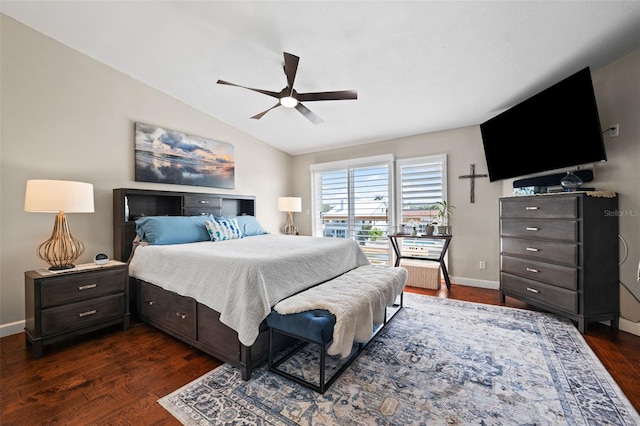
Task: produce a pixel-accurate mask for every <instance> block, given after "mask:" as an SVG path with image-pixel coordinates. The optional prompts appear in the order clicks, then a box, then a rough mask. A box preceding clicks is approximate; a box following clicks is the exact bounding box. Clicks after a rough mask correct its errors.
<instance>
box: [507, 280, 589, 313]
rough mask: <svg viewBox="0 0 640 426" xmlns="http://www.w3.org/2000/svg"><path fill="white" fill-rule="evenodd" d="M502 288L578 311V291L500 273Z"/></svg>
mask: <svg viewBox="0 0 640 426" xmlns="http://www.w3.org/2000/svg"><path fill="white" fill-rule="evenodd" d="M500 289H501V290H503V291H505V292H506V293H508V294H510V295H515V296H522V297H523V298H524V299H531V300H532V301H534V302H540V303H542V304H544V305H547V306H550V307H554V308H557V309H560V310H563V311H566V312H571V313H574V314H577V313H578V292H576V291H571V290H567V289H564V288H560V287H556V286H553V285H549V284H543V283H540V282H537V281H534V280H528V279H526V278H522V277H517V276H515V275H510V274H507V273H505V272H502V273H500Z"/></svg>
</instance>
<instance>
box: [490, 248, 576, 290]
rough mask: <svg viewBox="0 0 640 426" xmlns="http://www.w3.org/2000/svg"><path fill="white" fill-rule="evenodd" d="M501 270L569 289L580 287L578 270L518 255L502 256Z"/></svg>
mask: <svg viewBox="0 0 640 426" xmlns="http://www.w3.org/2000/svg"><path fill="white" fill-rule="evenodd" d="M501 263H502V265H501V268H500V270H501V271H503V272H508V273H511V274H513V275H518V276H521V277H525V278H530V279H532V280H536V281H541V282H544V283H548V284H553V285H557V286H559V287H564V288H566V289H569V290H577V289H578V270H577V269H576V268H570V267H567V266H560V265H554V264H551V263H544V262H536V261H534V260H527V259H520V258H517V257H509V256H502V260H501Z"/></svg>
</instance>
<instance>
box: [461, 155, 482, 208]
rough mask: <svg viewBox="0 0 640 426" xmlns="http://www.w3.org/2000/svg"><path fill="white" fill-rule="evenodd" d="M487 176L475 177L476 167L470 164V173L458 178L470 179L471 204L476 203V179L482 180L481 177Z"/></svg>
mask: <svg viewBox="0 0 640 426" xmlns="http://www.w3.org/2000/svg"><path fill="white" fill-rule="evenodd" d="M487 176H488V175H486V174H484V175H477V174H476V165H475V164H472V165H471V173H469V174H468V175H462V176H458V178H459V179H471V192H470V193H469V195H470V201H471V202H472V203H475V202H476V178H483V177H487Z"/></svg>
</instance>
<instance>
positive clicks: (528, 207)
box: [524, 206, 540, 210]
mask: <svg viewBox="0 0 640 426" xmlns="http://www.w3.org/2000/svg"><path fill="white" fill-rule="evenodd" d="M539 208H540V207H535V206H527V207H525V208H524V209H525V210H538V209H539Z"/></svg>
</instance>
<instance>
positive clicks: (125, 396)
mask: <svg viewBox="0 0 640 426" xmlns="http://www.w3.org/2000/svg"><path fill="white" fill-rule="evenodd" d="M407 290H408V291H412V292H416V293H422V294H428V295H432V296H438V297H444V298H451V299H459V300H467V301H471V302H479V303H488V304H492V305H500V302H499V294H498V291H496V290H487V289H480V288H475V287H465V286H459V285H455V284H454V285H453V286H452V288H451V290H449V291H447V290H446V288H444V289H441V290H424V289H416V288H408V289H407ZM506 305H507V306H511V307H516V308H525V309H530V307H528V306H527V305H525V304H523V303H522V302H519V301H517V300H515V299H510V298H507V302H506ZM584 337H585V340H586V341H587V343H588V344H589V346H590V347H591V348H592V349H593V351H594V352H595V354H596V355H597V356H598V358H599V359H600V360H601V362H602V363H603V364H604V366H605V367H606V368H607V370H608V371H609V372H610V373H611V375H612V376H613V377H614V379H615V380H616V381H617V383H618V385H619V386H620V388H621V389H622V390H623V392H624V393H625V394H626V396H627V397H628V398H629V400H630V401H631V402H632V404H633V405H634V407H635V408H636V410H638V411H640V337H639V336H634V335H632V334H629V333H626V332H623V331H617V332H612V331H610V330H609V327H607V326H604V325H601V324H591V325H590V328H589V331H588V333H587V334H586V335H585V336H584ZM0 352H1V353H0V409H1V411H0V424H2V425H36V424H38V425H48V424H52V425H53V424H65V425H89V424H92V425H93V424H95V425H116V424H117V425H147V424H154V425H179V422H178V421H177V420H175V419H174V418H173V417H172V416H171V415H170V414H169V413H168V412H167V411H165V410H164V408H162V407H161V406H160V405H159V404H158V403H157V400H158V399H159V398H161V397H163V396H165V395H167V394H169V393H170V392H172V391H174V390H176V389H178V388H179V387H181V386H183V385H185V384H187V383H189V382H191V381H192V380H194V379H196V378H198V377H200V376H201V375H203V374H205V373H207V372H209V371H210V370H212V369H214V368H215V367H217V366H219V365H220V364H221V363H220V361H218V360H216V359H215V358H212V357H210V356H208V355H205V354H204V353H202V352H200V351H199V350H197V349H194V348H192V347H189V346H188V345H185V344H183V343H181V342H179V341H177V340H175V339H173V338H172V337H170V336H168V335H166V334H164V333H162V332H160V331H157V330H156V329H154V328H152V327H150V326H148V325H146V324H143V323H140V322H135V321H134V322H133V325H132V327H131V329H130V330H128V331H126V332H123V331H121V330H119V329H118V328H112V329H106V330H104V331H102V332H97V333H94V334H92V335H88V336H85V337H82V338H79V339H77V340H75V341H73V344H71V343H70V342H64V343H59V344H55V345H49V346H45V350H44V357H43V358H41V359H39V360H33V359H32V358H31V351H30V350H28V349H27V348H26V347H25V342H24V333H20V334H16V335H12V336H7V337H4V338H2V339H0Z"/></svg>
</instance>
